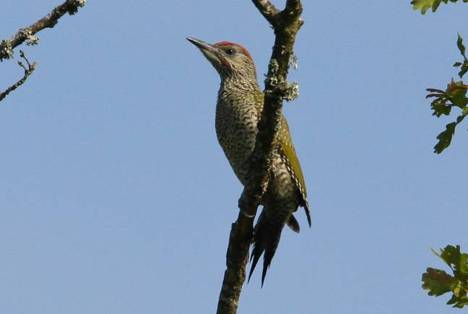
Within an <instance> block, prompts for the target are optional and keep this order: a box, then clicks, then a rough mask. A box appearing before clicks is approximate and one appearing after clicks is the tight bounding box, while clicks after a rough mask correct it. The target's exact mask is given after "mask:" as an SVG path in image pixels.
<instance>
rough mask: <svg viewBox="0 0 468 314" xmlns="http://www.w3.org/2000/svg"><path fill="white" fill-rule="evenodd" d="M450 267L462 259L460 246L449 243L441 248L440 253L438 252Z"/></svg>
mask: <svg viewBox="0 0 468 314" xmlns="http://www.w3.org/2000/svg"><path fill="white" fill-rule="evenodd" d="M437 255H438V256H439V257H440V258H441V259H442V260H443V261H444V262H445V263H446V264H447V265H449V266H450V268H453V267H452V265H453V266H456V265H458V263H459V261H460V256H461V252H460V246H459V245H457V246H453V245H447V246H446V247H445V248H444V249H441V250H440V253H439V254H437Z"/></svg>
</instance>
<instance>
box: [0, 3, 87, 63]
mask: <svg viewBox="0 0 468 314" xmlns="http://www.w3.org/2000/svg"><path fill="white" fill-rule="evenodd" d="M85 4H86V0H67V1H65V2H64V3H62V4H61V5H59V6H57V7H55V8H54V9H53V10H52V11H51V12H50V13H49V14H48V15H46V16H45V17H43V18H41V19H40V20H38V21H37V22H36V23H34V24H32V25H30V26H28V27H25V28H21V29H20V30H18V32H17V33H16V34H15V35H14V36H13V37H11V39H9V40H2V41H1V43H0V61H3V59H9V58H11V57H12V56H13V49H15V47H17V46H19V45H21V44H22V43H24V42H25V41H26V43H27V44H30V45H34V44H36V43H37V41H38V38H37V37H36V36H35V34H36V33H37V32H39V31H41V30H43V29H44V28H52V27H54V26H55V25H56V24H57V22H58V20H59V19H60V18H61V17H62V16H63V15H65V13H68V14H70V15H73V14H75V13H76V12H77V11H78V9H79V8H80V7H82V6H84V5H85Z"/></svg>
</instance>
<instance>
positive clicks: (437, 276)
mask: <svg viewBox="0 0 468 314" xmlns="http://www.w3.org/2000/svg"><path fill="white" fill-rule="evenodd" d="M422 281H423V285H422V288H423V289H424V290H428V293H427V294H429V295H433V296H440V295H442V294H444V293H447V292H449V291H452V286H453V285H454V283H455V281H454V278H453V277H452V276H450V275H449V274H447V273H446V272H445V271H443V270H440V269H436V268H430V267H429V268H427V269H426V272H425V273H424V274H423V275H422Z"/></svg>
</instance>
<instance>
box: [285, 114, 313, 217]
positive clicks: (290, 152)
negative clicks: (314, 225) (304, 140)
mask: <svg viewBox="0 0 468 314" xmlns="http://www.w3.org/2000/svg"><path fill="white" fill-rule="evenodd" d="M278 144H279V147H280V150H281V154H282V155H284V156H283V157H284V159H285V162H286V164H287V166H288V168H289V170H290V171H291V176H292V177H293V179H294V181H295V182H296V185H297V188H298V190H299V192H300V195H301V198H302V204H301V205H302V206H303V207H304V209H305V212H306V215H307V221H308V222H309V225H310V224H311V219H310V210H309V204H308V202H307V187H306V184H305V180H304V174H303V173H302V168H301V164H300V163H299V159H298V158H297V154H296V150H295V149H294V144H293V142H292V138H291V134H290V132H289V127H288V122H287V121H286V119H285V118H284V116H282V117H281V124H280V129H279V131H278Z"/></svg>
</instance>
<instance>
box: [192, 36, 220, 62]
mask: <svg viewBox="0 0 468 314" xmlns="http://www.w3.org/2000/svg"><path fill="white" fill-rule="evenodd" d="M187 40H188V41H189V42H191V43H192V44H194V45H195V46H196V47H197V48H198V49H200V51H201V52H202V53H203V54H204V55H205V57H206V58H207V59H208V60H209V61H210V62H211V63H212V64H213V66H214V67H215V68H219V67H221V65H222V64H224V63H226V61H225V60H224V58H223V56H222V54H221V53H220V51H219V49H218V48H217V47H215V46H213V45H211V44H209V43H207V42H204V41H203V40H200V39H197V38H194V37H187Z"/></svg>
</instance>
